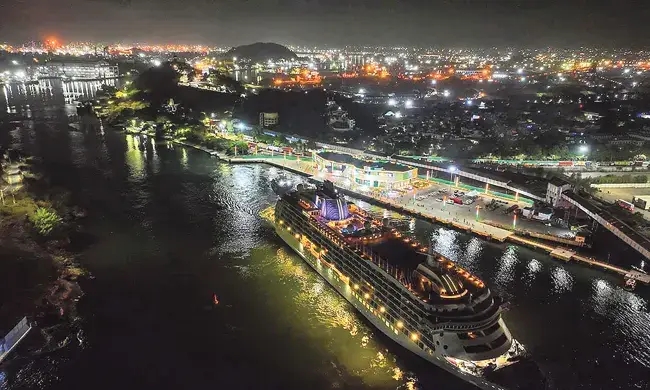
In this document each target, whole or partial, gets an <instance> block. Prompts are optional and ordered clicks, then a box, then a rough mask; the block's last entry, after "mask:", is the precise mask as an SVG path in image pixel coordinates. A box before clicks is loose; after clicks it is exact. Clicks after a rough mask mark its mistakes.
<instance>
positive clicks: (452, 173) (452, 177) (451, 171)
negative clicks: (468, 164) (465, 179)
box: [449, 165, 456, 181]
mask: <svg viewBox="0 0 650 390" xmlns="http://www.w3.org/2000/svg"><path fill="white" fill-rule="evenodd" d="M454 172H456V167H455V166H453V165H452V166H450V167H449V177H450V178H451V179H450V181H454Z"/></svg>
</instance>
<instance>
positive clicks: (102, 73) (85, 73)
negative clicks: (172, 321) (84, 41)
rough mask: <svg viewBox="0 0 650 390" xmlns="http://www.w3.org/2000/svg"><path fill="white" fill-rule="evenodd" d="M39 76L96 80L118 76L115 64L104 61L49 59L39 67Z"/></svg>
mask: <svg viewBox="0 0 650 390" xmlns="http://www.w3.org/2000/svg"><path fill="white" fill-rule="evenodd" d="M40 75H41V77H66V78H71V79H80V80H97V79H106V78H114V77H118V76H119V72H118V69H117V66H116V65H111V64H109V63H108V62H106V61H49V62H48V63H46V64H45V66H43V67H42V68H41V69H40Z"/></svg>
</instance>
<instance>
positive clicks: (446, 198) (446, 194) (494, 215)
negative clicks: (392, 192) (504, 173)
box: [395, 183, 575, 238]
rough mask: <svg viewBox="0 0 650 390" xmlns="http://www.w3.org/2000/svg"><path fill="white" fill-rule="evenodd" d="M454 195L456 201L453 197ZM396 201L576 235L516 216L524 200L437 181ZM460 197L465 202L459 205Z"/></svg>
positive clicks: (429, 210) (463, 216)
mask: <svg viewBox="0 0 650 390" xmlns="http://www.w3.org/2000/svg"><path fill="white" fill-rule="evenodd" d="M454 198H455V199H456V202H455V201H454V200H452V199H454ZM395 200H396V201H398V202H399V203H400V204H402V205H409V206H413V205H415V206H416V207H418V208H421V209H422V210H423V211H424V212H427V213H434V214H439V215H442V216H444V215H445V214H447V217H448V218H449V217H451V218H454V219H455V220H457V221H459V222H464V223H469V222H472V221H476V220H478V221H479V222H485V223H488V222H494V223H497V224H499V225H503V226H508V227H513V226H515V227H516V228H517V229H521V230H527V231H532V232H536V233H542V234H552V235H555V236H558V237H564V238H572V236H573V235H574V234H575V232H571V230H570V229H565V228H559V227H555V226H549V225H550V224H549V223H544V222H541V221H537V220H532V219H528V218H524V217H523V216H522V215H521V214H519V215H517V216H516V218H515V210H514V209H515V207H514V206H517V207H516V208H518V209H521V208H523V207H525V206H526V204H524V203H514V202H507V201H504V200H501V199H495V198H493V197H490V196H489V195H485V194H481V193H478V192H476V191H473V192H465V191H462V190H457V189H455V188H453V187H450V186H445V185H439V184H436V183H431V184H430V185H428V186H426V187H423V188H420V189H415V190H414V191H413V192H412V193H411V194H407V195H401V196H398V197H397V198H396V199H395ZM459 200H460V201H461V202H462V204H458V202H459ZM477 207H478V213H477Z"/></svg>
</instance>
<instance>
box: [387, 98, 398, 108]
mask: <svg viewBox="0 0 650 390" xmlns="http://www.w3.org/2000/svg"><path fill="white" fill-rule="evenodd" d="M388 105H389V106H396V105H397V100H395V99H392V98H391V99H388Z"/></svg>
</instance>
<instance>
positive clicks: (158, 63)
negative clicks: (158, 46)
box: [151, 60, 162, 66]
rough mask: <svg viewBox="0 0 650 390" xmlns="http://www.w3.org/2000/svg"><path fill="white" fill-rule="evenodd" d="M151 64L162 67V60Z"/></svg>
mask: <svg viewBox="0 0 650 390" xmlns="http://www.w3.org/2000/svg"><path fill="white" fill-rule="evenodd" d="M151 63H152V64H153V66H160V65H161V64H162V62H160V60H153V61H151Z"/></svg>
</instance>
